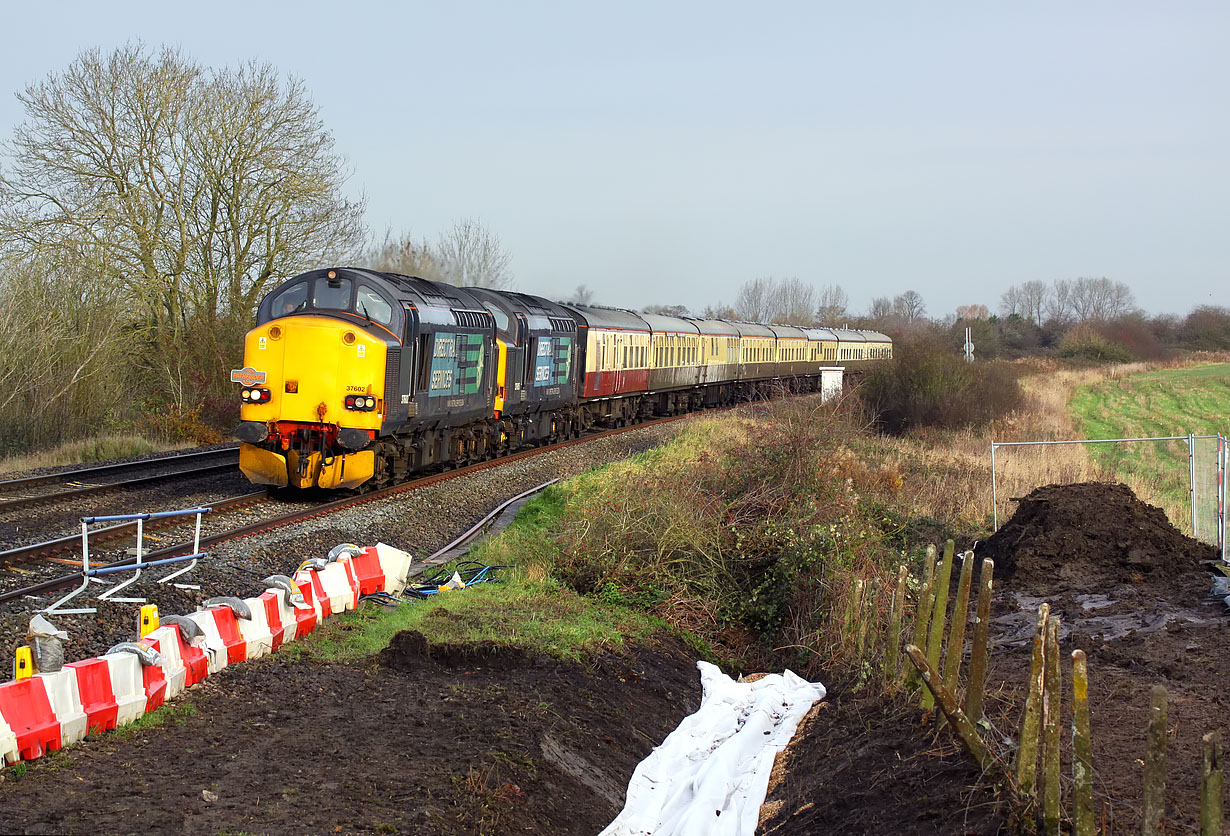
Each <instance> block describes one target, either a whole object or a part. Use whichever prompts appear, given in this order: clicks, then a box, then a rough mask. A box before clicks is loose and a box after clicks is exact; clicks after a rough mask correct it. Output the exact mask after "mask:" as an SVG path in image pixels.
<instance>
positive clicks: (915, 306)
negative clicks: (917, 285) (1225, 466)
mask: <svg viewBox="0 0 1230 836" xmlns="http://www.w3.org/2000/svg"><path fill="white" fill-rule="evenodd" d="M926 312H927V305H926V303H925V302H923V298H922V295H921V294H919V293H918V291H916V290H907V291H906V292H905V293H903V294H901V295H900V296H898V297H896V298H895V299H893V313H895V314H897V315H898V316H900V317H901V318H902V319H904V320H905V321H906V322H907V323H908V322H913V321H914V320H916V319H919V318H921V317H922V315H923V314H925V313H926Z"/></svg>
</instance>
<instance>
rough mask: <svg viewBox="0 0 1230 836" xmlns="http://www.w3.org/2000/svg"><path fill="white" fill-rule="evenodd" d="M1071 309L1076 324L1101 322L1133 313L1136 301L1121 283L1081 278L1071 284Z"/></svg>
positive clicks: (1129, 290) (1102, 279)
mask: <svg viewBox="0 0 1230 836" xmlns="http://www.w3.org/2000/svg"><path fill="white" fill-rule="evenodd" d="M1071 309H1072V313H1073V315H1074V316H1075V318H1076V320H1077V321H1078V322H1102V321H1106V320H1110V319H1115V318H1117V317H1120V316H1124V315H1126V314H1129V313H1131V312H1133V311H1134V310H1135V309H1136V299H1135V297H1134V295H1133V294H1132V290H1131V288H1129V287H1128V286H1127V285H1126V284H1124V283H1123V282H1112V281H1111V280H1110V279H1107V278H1097V279H1092V278H1081V279H1076V280H1074V281H1073V282H1072V283H1071Z"/></svg>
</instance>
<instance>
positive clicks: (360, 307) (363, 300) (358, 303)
mask: <svg viewBox="0 0 1230 836" xmlns="http://www.w3.org/2000/svg"><path fill="white" fill-rule="evenodd" d="M354 309H355V310H356V311H358V312H359V313H360V314H362V315H364V316H366V317H367V318H368V319H370V320H372V321H373V322H379V323H380V324H381V325H388V324H389V322H391V321H392V319H393V306H392V305H390V304H389V303H388V302H386V301H385V300H384V297H383V296H381V295H380V294H379V293H377V292H376V291H375V290H373V289H372V288H370V287H368V286H367V285H363V284H361V285H359V292H358V293H356V294H355V300H354Z"/></svg>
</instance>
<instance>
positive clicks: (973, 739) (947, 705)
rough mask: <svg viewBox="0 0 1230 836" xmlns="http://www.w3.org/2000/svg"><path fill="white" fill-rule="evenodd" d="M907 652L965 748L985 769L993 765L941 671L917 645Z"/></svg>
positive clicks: (907, 649)
mask: <svg viewBox="0 0 1230 836" xmlns="http://www.w3.org/2000/svg"><path fill="white" fill-rule="evenodd" d="M905 652H906V653H907V654H909V657H910V661H911V662H913V663H914V667H916V668H917V669H918V672H919V674H921V675H922V680H923V684H924V685H926V686H927V689H928V690H929V691H931V692H932V693H933V694H934V695H935V698H936V701H937V702H938V703H939V706H940V711H942V712H944V717H945V718H946V719H947V720H948V724H949V725H950V726H952V728H953V730H954V731H955V732H956V733H957V736H958V737H960V738H961V742H962V743H964V744H965V748H966V749H968V750H969V753H970V754H971V755H973V756H974V760H976V761H978V765H979V766H980V767H982V768H983V769H987V768H988V767H990V766H992V765H993V764H994V761H993V759H992V758H991V754H990V752H988V751H987V747H986V744H985V743H983V742H982V738H981V737H980V736H979V735H978V729H976V728H974V724H973V723H971V722H970V721H969V718H968V717H966V716H965V712H963V711H962V710H961V709H960V708H958V707H957V700H956V698H955V697H954V696H953V695H952V692H951V691H949V690H948V689H947V688H945V687H944V682H943V680H942V679H941V678H940V674H939V671H937V670H936V669H935V668H934V667H932V666H931V663H930V661H929V660H928V659H927V657H926V656H924V655H923V652H922V651H921V650H919V649H918V648H917V647H916V646H914V645H912V644H911V645H909V646H907V647H906V649H905Z"/></svg>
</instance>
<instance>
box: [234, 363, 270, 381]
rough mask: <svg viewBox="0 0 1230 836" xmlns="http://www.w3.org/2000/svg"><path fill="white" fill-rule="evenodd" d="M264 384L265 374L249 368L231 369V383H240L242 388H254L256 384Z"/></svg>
mask: <svg viewBox="0 0 1230 836" xmlns="http://www.w3.org/2000/svg"><path fill="white" fill-rule="evenodd" d="M264 382H265V373H264V372H258V371H257V370H256V369H254V368H252V367H251V366H244V367H243V368H242V369H231V383H240V384H242V385H244V386H255V385H256V384H258V383H264Z"/></svg>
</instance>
